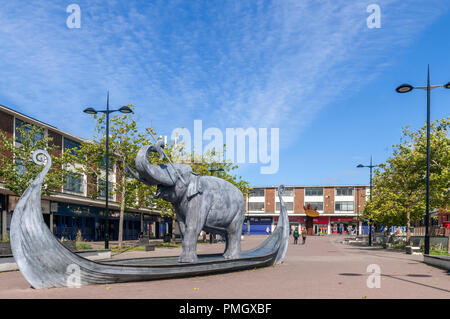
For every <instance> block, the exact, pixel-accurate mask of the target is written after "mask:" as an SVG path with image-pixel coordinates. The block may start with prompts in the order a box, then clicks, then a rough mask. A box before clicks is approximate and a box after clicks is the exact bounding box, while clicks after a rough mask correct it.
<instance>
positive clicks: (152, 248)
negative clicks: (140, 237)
mask: <svg viewBox="0 0 450 319" xmlns="http://www.w3.org/2000/svg"><path fill="white" fill-rule="evenodd" d="M155 246H156V245H155V244H154V243H149V244H148V245H145V246H144V247H145V251H154V250H155Z"/></svg>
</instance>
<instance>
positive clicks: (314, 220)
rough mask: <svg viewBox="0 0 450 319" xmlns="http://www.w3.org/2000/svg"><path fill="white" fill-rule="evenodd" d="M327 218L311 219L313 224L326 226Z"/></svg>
mask: <svg viewBox="0 0 450 319" xmlns="http://www.w3.org/2000/svg"><path fill="white" fill-rule="evenodd" d="M328 218H329V217H328V216H319V217H314V218H313V224H328Z"/></svg>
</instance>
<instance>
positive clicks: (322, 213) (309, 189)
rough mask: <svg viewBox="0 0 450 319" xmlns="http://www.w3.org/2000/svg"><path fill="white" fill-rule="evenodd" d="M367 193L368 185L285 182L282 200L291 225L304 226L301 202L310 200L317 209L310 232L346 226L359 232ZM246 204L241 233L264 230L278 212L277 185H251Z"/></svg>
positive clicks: (274, 221)
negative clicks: (360, 218) (305, 184)
mask: <svg viewBox="0 0 450 319" xmlns="http://www.w3.org/2000/svg"><path fill="white" fill-rule="evenodd" d="M368 196H369V187H368V186H367V185H342V186H286V190H285V193H284V195H283V201H284V202H285V206H286V210H287V212H288V216H289V223H290V225H291V228H293V227H297V226H300V227H303V226H305V222H306V214H305V210H304V206H307V205H308V204H311V206H312V208H313V209H314V208H315V207H317V211H318V212H319V216H318V217H315V218H313V219H312V227H309V228H310V230H309V231H310V233H311V234H314V235H320V234H333V233H335V234H336V233H339V232H342V231H347V230H355V231H356V232H357V233H359V234H361V233H365V232H366V228H367V226H365V224H364V223H363V222H361V221H360V220H359V216H360V214H361V213H362V211H363V209H364V206H365V202H366V198H368ZM246 205H247V207H246V208H247V211H246V219H245V222H244V229H243V231H244V234H247V233H250V234H267V230H270V231H272V230H273V229H274V228H275V225H276V224H277V222H278V216H279V215H280V201H279V197H278V195H277V187H275V186H264V187H253V191H252V194H251V196H249V198H248V199H247V201H246ZM349 226H350V227H349ZM249 228H250V229H249Z"/></svg>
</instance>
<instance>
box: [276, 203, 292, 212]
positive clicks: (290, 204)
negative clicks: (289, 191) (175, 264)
mask: <svg viewBox="0 0 450 319" xmlns="http://www.w3.org/2000/svg"><path fill="white" fill-rule="evenodd" d="M276 206H277V207H276V210H277V211H279V210H281V205H280V202H276ZM284 206H285V207H286V210H290V211H292V210H294V203H293V202H285V203H284Z"/></svg>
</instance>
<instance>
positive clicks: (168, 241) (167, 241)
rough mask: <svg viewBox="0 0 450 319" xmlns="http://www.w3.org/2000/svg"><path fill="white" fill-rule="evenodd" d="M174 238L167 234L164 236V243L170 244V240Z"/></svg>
mask: <svg viewBox="0 0 450 319" xmlns="http://www.w3.org/2000/svg"><path fill="white" fill-rule="evenodd" d="M171 237H172V236H170V234H165V235H164V242H165V243H170V238H171Z"/></svg>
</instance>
